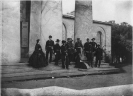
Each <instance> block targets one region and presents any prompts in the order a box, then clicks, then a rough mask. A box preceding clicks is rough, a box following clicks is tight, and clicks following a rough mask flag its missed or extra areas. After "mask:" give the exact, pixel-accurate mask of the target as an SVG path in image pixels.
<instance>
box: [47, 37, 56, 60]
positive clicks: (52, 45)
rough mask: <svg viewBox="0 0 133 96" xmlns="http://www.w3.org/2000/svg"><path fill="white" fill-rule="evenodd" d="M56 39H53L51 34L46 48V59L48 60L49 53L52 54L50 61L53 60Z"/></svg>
mask: <svg viewBox="0 0 133 96" xmlns="http://www.w3.org/2000/svg"><path fill="white" fill-rule="evenodd" d="M53 47H54V41H53V40H52V36H51V35H50V36H49V40H48V41H47V42H46V46H45V50H46V60H47V62H48V55H49V54H50V59H49V62H52V53H53Z"/></svg>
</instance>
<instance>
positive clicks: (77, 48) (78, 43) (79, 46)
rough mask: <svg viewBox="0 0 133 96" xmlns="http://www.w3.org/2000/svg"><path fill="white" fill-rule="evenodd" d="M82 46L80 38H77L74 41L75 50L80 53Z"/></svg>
mask: <svg viewBox="0 0 133 96" xmlns="http://www.w3.org/2000/svg"><path fill="white" fill-rule="evenodd" d="M82 48H83V45H82V43H81V40H80V38H77V42H76V43H75V49H76V52H77V53H80V54H81V49H82Z"/></svg>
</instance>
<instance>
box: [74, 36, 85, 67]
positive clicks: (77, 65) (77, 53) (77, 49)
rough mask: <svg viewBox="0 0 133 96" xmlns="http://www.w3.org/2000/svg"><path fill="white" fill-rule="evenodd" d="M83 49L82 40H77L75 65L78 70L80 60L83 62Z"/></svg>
mask: <svg viewBox="0 0 133 96" xmlns="http://www.w3.org/2000/svg"><path fill="white" fill-rule="evenodd" d="M82 48H83V45H82V43H81V41H80V38H77V42H76V43H75V50H76V52H75V56H74V58H75V62H76V63H75V67H76V68H77V67H79V63H80V60H81V50H82Z"/></svg>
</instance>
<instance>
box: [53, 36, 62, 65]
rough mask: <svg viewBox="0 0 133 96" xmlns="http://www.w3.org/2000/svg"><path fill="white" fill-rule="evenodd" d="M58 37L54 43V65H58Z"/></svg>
mask: <svg viewBox="0 0 133 96" xmlns="http://www.w3.org/2000/svg"><path fill="white" fill-rule="evenodd" d="M59 41H60V40H59V39H57V40H56V44H55V45H54V53H55V65H58V61H59V59H60V49H61V47H60V45H59Z"/></svg>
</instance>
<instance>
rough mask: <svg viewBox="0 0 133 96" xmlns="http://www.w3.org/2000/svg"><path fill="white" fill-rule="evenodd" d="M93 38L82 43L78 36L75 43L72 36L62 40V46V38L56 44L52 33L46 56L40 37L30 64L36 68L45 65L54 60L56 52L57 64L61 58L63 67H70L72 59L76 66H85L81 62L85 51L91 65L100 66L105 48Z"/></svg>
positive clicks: (47, 44)
mask: <svg viewBox="0 0 133 96" xmlns="http://www.w3.org/2000/svg"><path fill="white" fill-rule="evenodd" d="M91 40H92V41H91V42H90V41H89V38H87V42H86V43H85V44H84V45H82V42H81V40H80V38H77V42H76V43H75V44H73V40H72V39H71V38H68V39H67V41H65V40H62V45H61V46H60V44H59V42H60V40H59V39H57V40H56V44H54V41H53V40H52V36H51V35H50V36H49V40H48V41H47V42H46V46H45V50H46V57H45V54H44V53H43V51H42V48H41V46H40V44H39V39H38V40H37V43H36V46H35V51H34V52H33V54H32V55H31V57H30V58H29V65H31V66H33V67H36V68H40V67H45V66H47V65H48V63H49V62H52V54H53V53H54V55H55V59H54V62H55V65H58V62H59V60H60V59H61V61H62V68H63V69H65V68H66V69H69V65H70V62H71V61H74V62H75V67H76V68H83V66H84V65H83V63H81V62H83V61H82V59H81V57H82V54H83V52H84V55H85V56H86V58H87V61H88V65H89V66H90V67H100V64H101V59H102V52H103V50H102V48H101V47H100V45H99V44H97V43H96V42H95V38H92V39H91ZM49 55H50V58H49ZM94 57H96V62H95V63H93V59H94Z"/></svg>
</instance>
